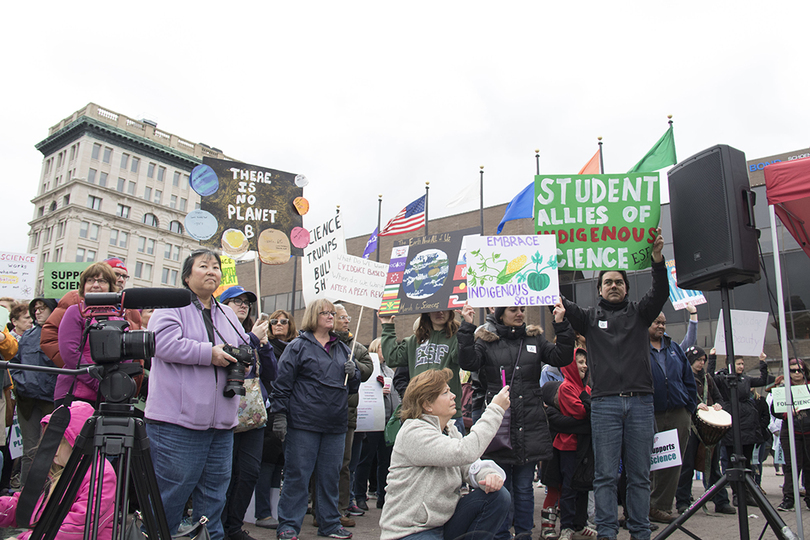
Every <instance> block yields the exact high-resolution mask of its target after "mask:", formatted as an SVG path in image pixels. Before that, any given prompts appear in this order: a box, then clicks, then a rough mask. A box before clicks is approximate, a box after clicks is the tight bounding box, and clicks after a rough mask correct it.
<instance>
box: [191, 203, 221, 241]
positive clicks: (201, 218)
mask: <svg viewBox="0 0 810 540" xmlns="http://www.w3.org/2000/svg"><path fill="white" fill-rule="evenodd" d="M184 223H185V225H186V232H187V233H188V234H190V235H191V237H192V238H194V239H195V240H208V239H209V238H211V237H212V236H214V235H215V234H216V232H217V229H218V228H219V222H217V218H216V216H214V214H212V213H211V212H207V211H205V210H192V211H191V212H189V213H188V214H186V219H185V222H184Z"/></svg>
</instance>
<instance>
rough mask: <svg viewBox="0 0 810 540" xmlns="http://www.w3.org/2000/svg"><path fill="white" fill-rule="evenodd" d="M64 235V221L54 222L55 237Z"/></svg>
mask: <svg viewBox="0 0 810 540" xmlns="http://www.w3.org/2000/svg"><path fill="white" fill-rule="evenodd" d="M64 237H65V222H64V221H60V222H59V223H57V224H56V238H64Z"/></svg>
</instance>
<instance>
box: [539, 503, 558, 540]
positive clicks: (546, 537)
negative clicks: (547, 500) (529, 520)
mask: <svg viewBox="0 0 810 540" xmlns="http://www.w3.org/2000/svg"><path fill="white" fill-rule="evenodd" d="M540 516H541V522H540V523H541V524H540V538H542V539H543V540H556V538H557V530H556V526H557V510H556V508H554V507H553V506H549V507H548V508H544V509H543V511H542V512H541V513H540Z"/></svg>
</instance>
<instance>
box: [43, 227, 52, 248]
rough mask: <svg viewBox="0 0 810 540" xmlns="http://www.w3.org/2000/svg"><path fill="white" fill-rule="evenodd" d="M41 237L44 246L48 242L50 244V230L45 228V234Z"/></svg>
mask: <svg viewBox="0 0 810 540" xmlns="http://www.w3.org/2000/svg"><path fill="white" fill-rule="evenodd" d="M42 236H43V237H44V238H43V240H44V241H45V243H46V244H47V243H48V242H50V241H51V228H50V227H46V228H45V233H44V234H43V235H42Z"/></svg>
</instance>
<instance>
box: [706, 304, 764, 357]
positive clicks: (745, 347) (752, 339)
mask: <svg viewBox="0 0 810 540" xmlns="http://www.w3.org/2000/svg"><path fill="white" fill-rule="evenodd" d="M717 319H718V322H717V332H716V333H715V335H714V348H715V349H716V350H717V354H726V334H725V328H726V325H725V322H724V321H723V310H722V309H721V310H720V315H718V316H717ZM767 326H768V312H766V311H743V310H741V309H732V310H731V334H732V335H733V336H734V355H735V356H759V355H760V353H761V352H762V349H763V347H764V346H765V330H766V329H767Z"/></svg>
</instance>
